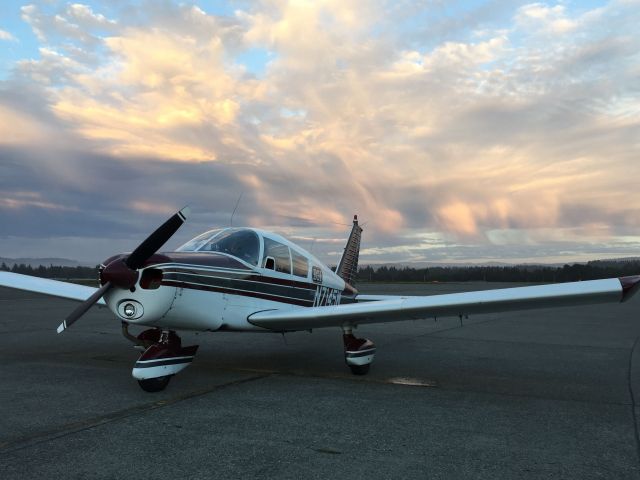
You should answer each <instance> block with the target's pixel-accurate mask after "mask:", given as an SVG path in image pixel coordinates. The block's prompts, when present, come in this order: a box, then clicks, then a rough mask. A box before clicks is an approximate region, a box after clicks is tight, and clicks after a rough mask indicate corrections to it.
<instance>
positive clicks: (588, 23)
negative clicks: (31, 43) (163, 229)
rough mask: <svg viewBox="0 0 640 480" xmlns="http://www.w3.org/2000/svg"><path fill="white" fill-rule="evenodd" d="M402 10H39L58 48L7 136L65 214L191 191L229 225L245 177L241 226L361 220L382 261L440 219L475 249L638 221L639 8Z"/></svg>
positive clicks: (42, 61)
mask: <svg viewBox="0 0 640 480" xmlns="http://www.w3.org/2000/svg"><path fill="white" fill-rule="evenodd" d="M118 5H119V4H118ZM402 5H404V6H401V7H398V6H393V5H388V4H386V3H384V2H380V3H379V4H378V3H375V2H374V3H372V2H363V1H362V2H361V1H356V0H353V1H351V0H349V1H333V0H328V1H318V2H293V1H292V2H288V1H264V2H257V3H252V4H248V5H246V6H243V7H242V8H244V9H243V10H236V11H235V12H234V13H233V14H231V15H213V14H209V13H207V12H205V11H204V10H203V9H201V8H199V7H197V6H193V5H190V4H179V5H178V4H173V3H170V2H148V3H144V4H143V5H141V6H136V5H133V6H131V5H129V6H126V8H125V7H122V9H121V10H118V9H117V8H115V7H114V8H113V9H111V10H109V12H110V14H109V15H107V14H106V13H104V12H102V11H100V10H101V9H100V8H98V7H91V6H88V5H81V4H66V5H63V6H58V5H53V6H52V5H44V6H34V5H29V6H25V7H23V8H22V16H23V18H24V20H25V21H26V22H28V23H29V25H31V27H32V29H33V31H34V33H35V34H36V35H37V37H38V39H39V42H40V50H39V56H38V58H34V59H23V60H20V61H19V62H17V63H16V65H15V66H14V71H13V79H12V80H11V81H8V82H5V83H4V84H3V85H2V86H1V87H0V127H2V128H3V131H6V132H8V135H6V136H4V138H2V139H0V145H2V146H3V147H4V148H5V150H4V153H3V154H4V155H5V157H4V158H9V157H7V155H9V156H11V158H17V159H20V160H19V162H17V163H11V164H10V165H8V166H5V167H4V168H5V169H7V170H8V171H9V173H11V175H12V177H13V178H18V176H17V175H18V174H17V173H16V172H22V175H24V178H23V179H22V180H20V181H19V183H23V184H25V185H24V186H21V188H20V191H31V192H36V191H37V192H42V200H41V201H42V202H45V203H50V204H51V205H62V206H64V207H65V208H66V207H73V206H75V205H80V204H82V200H81V199H82V198H85V197H83V196H85V195H86V196H88V195H90V194H92V193H94V192H95V191H99V190H100V189H101V188H102V189H105V188H106V190H108V191H109V192H117V195H118V197H117V200H115V199H114V196H113V194H111V193H109V194H106V193H100V194H98V195H95V194H94V195H92V197H91V198H92V202H94V203H95V205H94V206H92V207H91V210H90V211H91V215H92V218H93V220H94V222H93V223H90V225H91V228H96V229H98V228H102V229H104V228H112V229H115V230H114V232H118V231H125V230H126V229H127V228H131V224H130V223H128V222H125V223H123V221H122V220H121V218H123V212H125V211H128V210H131V209H132V210H133V211H134V212H135V213H136V214H138V215H142V214H148V215H150V216H151V217H152V218H153V220H155V221H157V220H159V219H160V217H161V216H162V215H163V214H166V212H169V211H170V210H171V209H172V208H179V207H181V206H182V205H184V204H185V203H190V202H189V198H187V197H189V196H191V197H193V198H195V199H196V203H200V204H202V205H203V206H205V207H204V208H205V209H207V208H208V209H211V211H212V213H208V214H202V215H203V216H202V217H201V218H202V219H204V218H208V219H209V220H208V222H204V220H198V219H196V221H195V222H194V225H197V226H202V227H205V226H210V225H211V223H213V221H216V222H220V223H221V224H223V225H224V224H225V223H226V222H227V221H228V215H229V212H230V210H231V209H232V208H233V203H234V202H235V200H236V199H237V198H238V195H239V194H240V193H241V192H245V195H244V197H243V204H244V203H245V202H246V205H242V206H241V209H240V210H241V212H242V213H241V214H240V219H238V221H239V220H244V221H246V222H251V223H254V224H258V225H262V226H273V225H276V226H277V225H278V224H282V222H283V219H284V222H285V223H286V222H287V221H288V220H287V219H291V218H296V219H299V220H300V221H299V222H298V223H297V224H298V225H300V226H299V227H297V229H293V230H291V231H290V232H291V233H292V234H294V235H296V236H300V237H304V238H309V237H312V234H314V235H315V234H316V233H322V232H323V231H324V232H326V233H328V235H329V236H330V237H331V238H335V237H336V236H337V235H336V232H337V231H339V229H344V226H343V225H344V224H345V223H346V224H348V223H349V219H350V216H351V215H352V214H353V213H359V215H360V218H361V219H362V220H363V221H364V222H367V226H366V228H367V234H366V235H368V237H366V238H367V242H371V244H374V245H377V246H379V248H381V249H382V250H375V249H374V250H375V255H374V253H373V252H374V250H371V252H372V253H371V255H372V257H371V258H378V257H381V256H382V257H384V256H385V255H387V256H388V255H396V256H397V257H398V258H399V257H400V256H402V255H404V254H407V255H410V256H411V258H413V257H414V256H420V255H422V253H420V254H417V253H416V250H412V249H409V248H408V247H407V245H408V243H407V242H408V241H411V239H415V238H416V237H415V235H416V234H422V233H424V232H427V233H429V234H432V235H435V236H436V237H438V238H441V239H446V241H447V242H450V243H455V244H456V245H459V249H458V250H456V252H457V253H456V254H457V255H458V254H459V255H461V256H463V255H464V254H465V252H466V253H467V254H469V255H480V254H481V252H482V251H483V250H482V249H483V248H485V249H491V248H493V246H496V245H499V246H500V247H501V248H503V249H504V248H505V246H509V247H510V248H513V249H514V252H515V251H518V252H519V254H524V253H523V252H524V250H517V249H518V248H519V247H518V245H519V242H521V241H524V242H525V243H526V242H530V244H531V245H534V244H535V245H536V246H538V247H540V251H545V252H546V251H547V250H545V248H546V247H545V248H543V246H541V245H544V241H543V239H542V238H541V237H539V236H536V234H535V231H538V232H556V234H557V232H561V233H560V234H557V235H556V236H555V237H554V238H555V239H556V240H554V241H557V242H561V241H563V240H562V235H565V237H564V238H565V240H566V241H567V242H569V243H571V245H578V244H579V241H578V239H576V238H575V237H573V236H571V235H570V234H569V233H568V232H574V231H575V230H574V229H583V230H582V232H586V233H585V235H587V233H588V234H589V235H591V237H588V238H593V239H595V238H596V233H597V234H598V235H597V238H598V242H601V244H604V241H603V240H601V239H602V237H601V233H602V231H603V230H602V229H601V228H599V227H598V226H602V225H606V227H607V228H606V231H607V232H608V233H607V234H608V235H610V238H611V239H615V238H618V237H620V236H622V235H627V234H629V233H630V232H631V231H633V229H637V228H638V227H640V215H639V214H638V209H637V208H634V206H633V203H632V202H630V201H629V198H632V196H633V195H634V193H635V179H636V178H637V177H638V176H639V174H640V163H639V162H638V161H637V157H638V153H639V151H638V150H639V145H638V143H637V138H639V134H640V97H639V96H638V90H637V87H636V84H637V78H638V73H639V70H638V67H637V65H638V64H639V63H638V60H640V58H639V56H640V54H638V52H640V48H639V47H640V37H639V36H638V34H637V32H636V30H637V28H636V27H637V24H638V21H639V20H640V13H638V10H637V9H636V8H634V7H633V5H631V4H627V3H624V2H613V3H610V4H607V5H605V6H603V7H600V8H594V9H587V10H584V11H582V12H577V13H576V12H575V11H573V10H572V9H571V7H570V5H568V4H567V5H565V4H555V3H550V4H547V3H531V4H526V5H520V4H519V3H518V2H508V1H495V2H490V3H489V4H487V5H488V6H487V5H484V6H482V7H478V8H473V9H466V10H461V11H460V12H459V14H458V15H454V16H453V17H452V18H447V17H446V15H445V16H443V15H444V14H443V12H444V11H443V10H442V9H440V8H439V7H438V6H437V5H434V6H433V8H430V9H425V8H423V7H420V6H419V5H418V4H412V3H410V4H405V3H403V4H402ZM489 6H490V7H491V8H489ZM474 12H475V13H477V15H475V13H474ZM255 48H259V49H261V50H264V51H266V52H268V54H269V62H268V63H267V65H266V67H265V70H264V72H263V73H262V74H260V77H259V78H257V77H256V76H254V75H253V74H252V73H250V72H249V71H247V68H246V67H245V66H244V65H242V63H240V62H239V61H238V60H237V59H238V55H240V54H241V53H242V52H245V51H247V50H250V49H255ZM27 89H28V91H29V94H27V93H26V92H27ZM12 99H13V100H12ZM16 99H21V101H17V100H16ZM45 145H46V146H49V148H46V147H43V146H45ZM36 166H37V167H38V168H41V169H42V172H44V173H42V174H41V173H37V172H39V171H38V169H37V168H36ZM26 167H29V168H28V169H27V171H24V170H23V169H24V168H26ZM145 172H148V177H149V179H152V180H153V181H152V182H150V181H149V180H148V179H145V178H144V177H145V175H146V174H145ZM46 175H50V176H49V177H46ZM163 175H166V178H165V177H163ZM97 178H100V179H101V180H100V182H97V181H96V179H97ZM133 178H135V179H136V181H133V180H132V179H133ZM150 183H155V185H150ZM154 187H155V188H154ZM60 190H64V191H66V192H67V194H66V195H61V194H60ZM170 194H171V195H173V196H170ZM11 195H13V196H11ZM11 195H8V196H7V197H5V198H6V199H7V200H6V201H5V203H4V204H3V203H0V211H5V214H6V215H13V214H12V213H11V212H9V213H6V212H8V211H9V210H10V208H9V207H8V205H9V204H12V205H17V204H16V202H18V199H17V197H16V194H15V192H14V193H13V194H11ZM168 198H169V199H171V200H167V199H168ZM6 202H10V203H6ZM11 202H13V203H11ZM183 202H184V203H183ZM174 204H175V205H174ZM3 205H4V206H5V207H6V208H4V210H2V206H3ZM21 208H22V209H23V212H25V211H28V212H40V211H41V210H42V211H44V210H45V209H44V208H42V205H41V206H38V205H27V204H25V205H22V207H21ZM14 210H15V208H14ZM33 215H34V218H39V219H41V218H44V214H42V212H40V213H33ZM38 215H42V216H38ZM60 215H63V214H62V213H61V214H60ZM11 219H15V217H11ZM58 221H60V222H62V221H67V218H66V217H64V218H63V217H62V216H61V217H59V218H58ZM150 223H151V222H150ZM234 223H237V222H236V220H234ZM205 224H206V225H205ZM339 224H343V225H342V226H341V225H339ZM596 227H598V228H596ZM47 228H48V227H47V222H46V221H43V223H42V224H41V225H37V224H36V223H34V224H32V228H31V229H24V230H22V233H23V234H24V235H29V234H36V233H38V234H44V233H45V232H46V229H47ZM51 228H52V231H53V230H55V229H54V228H53V227H51ZM91 228H88V230H82V231H80V230H78V231H76V232H75V234H77V235H80V234H87V235H88V234H90V233H91V232H90V231H89V230H90V229H91ZM140 230H141V229H136V230H135V231H136V232H138V231H140ZM55 231H58V230H55ZM505 232H507V233H505ZM509 232H511V233H509ZM513 232H516V233H513ZM517 232H526V233H525V234H523V235H519V234H517ZM589 232H590V233H589ZM594 232H596V233H594ZM116 234H117V233H113V235H116ZM585 238H587V237H585ZM443 241H444V240H443ZM585 242H587V239H585ZM594 242H595V240H594ZM612 242H613V240H612ZM419 245H422V244H419ZM554 246H557V244H554ZM467 247H469V248H467ZM472 247H473V248H472ZM476 247H477V248H476ZM317 248H321V249H322V248H324V247H323V246H322V245H320V244H319V245H318V247H317ZM442 248H445V247H442ZM420 249H421V250H420V251H422V250H424V253H425V254H426V252H427V251H428V252H429V253H431V254H436V253H435V252H434V247H433V245H430V246H429V248H426V247H424V248H423V246H420ZM534 250H535V249H534V247H531V248H530V249H528V250H527V252H528V253H527V254H529V255H535V251H534ZM323 251H324V252H325V253H326V254H328V253H329V250H327V249H325V250H323ZM445 251H448V252H451V251H452V248H450V247H446V248H445V250H440V251H439V252H440V253H442V252H445ZM487 251H488V250H487ZM492 251H497V250H492ZM567 251H575V252H579V251H580V249H579V248H577V247H575V248H573V247H572V249H569V250H567ZM625 251H626V250H625ZM380 252H386V253H384V255H383V254H382V253H380ZM402 252H405V253H402ZM376 255H377V257H376ZM483 258H484V257H483Z"/></svg>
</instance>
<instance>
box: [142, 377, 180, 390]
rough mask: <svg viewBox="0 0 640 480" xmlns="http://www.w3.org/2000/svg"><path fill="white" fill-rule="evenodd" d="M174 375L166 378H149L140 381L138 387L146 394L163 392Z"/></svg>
mask: <svg viewBox="0 0 640 480" xmlns="http://www.w3.org/2000/svg"><path fill="white" fill-rule="evenodd" d="M171 377H172V375H165V376H164V377H157V378H147V379H146V380H138V385H140V388H141V389H143V390H144V391H145V392H161V391H162V390H164V389H165V388H167V385H169V381H170V380H171Z"/></svg>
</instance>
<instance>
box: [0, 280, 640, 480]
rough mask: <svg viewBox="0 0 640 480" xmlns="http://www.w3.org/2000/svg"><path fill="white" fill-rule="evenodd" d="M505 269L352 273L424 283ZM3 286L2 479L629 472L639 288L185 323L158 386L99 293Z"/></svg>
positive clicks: (616, 475) (411, 289) (639, 364)
mask: <svg viewBox="0 0 640 480" xmlns="http://www.w3.org/2000/svg"><path fill="white" fill-rule="evenodd" d="M504 286H513V285H497V284H478V283H475V284H474V283H470V284H437V285H391V286H382V285H377V286H366V285H365V286H361V290H362V291H366V292H367V293H389V294H400V293H409V294H433V293H445V292H450V291H464V290H473V289H478V288H496V287H504ZM75 305H76V304H75V303H74V302H71V301H65V300H60V299H54V298H51V297H46V296H42V295H38V294H33V293H27V292H19V291H15V290H9V289H0V332H1V333H2V334H1V335H0V373H1V375H0V379H1V383H0V478H1V479H3V480H9V479H14V478H15V479H29V478H65V479H75V478H78V479H80V478H81V479H117V478H159V477H162V478H185V479H187V478H188V479H191V478H203V479H205V478H206V479H210V478H243V479H244V478H292V479H299V478H323V479H324V478H345V479H350V480H353V479H361V478H362V479H367V480H370V479H386V478H388V479H396V478H401V479H412V478H416V479H418V478H419V479H425V478H432V479H439V478H442V479H455V478H469V479H485V478H486V479H496V478H518V479H534V478H535V479H538V478H545V479H547V478H550V479H553V478H557V479H592V478H605V479H626V478H636V479H637V478H640V468H639V451H640V450H639V442H638V433H637V432H638V430H637V425H636V424H637V422H636V417H637V416H639V415H640V411H639V410H638V408H637V407H635V402H634V392H635V395H636V396H637V395H640V352H638V351H637V349H636V348H635V346H636V342H637V339H638V336H639V335H640V315H639V312H640V296H638V297H637V298H634V299H632V301H630V302H629V303H626V304H621V305H606V306H596V307H592V306H590V307H581V308H569V309H556V310H536V311H530V312H515V313H506V314H494V315H482V316H477V317H473V318H470V319H463V321H462V322H461V321H460V320H459V319H438V320H437V321H434V320H433V319H429V320H423V321H410V322H400V323H390V324H380V325H369V326H363V327H360V328H359V329H358V330H357V331H356V334H357V335H358V336H363V337H367V338H371V339H372V340H373V341H374V342H375V343H376V344H377V347H378V352H377V356H376V359H375V362H374V364H373V366H372V368H371V372H370V374H369V375H368V376H366V377H355V376H352V375H351V374H350V373H349V370H348V369H347V368H346V366H345V365H344V359H343V353H342V343H341V342H342V340H341V332H340V330H339V329H327V330H316V331H314V332H313V333H312V334H309V333H306V332H305V333H296V334H288V335H286V337H284V338H283V337H282V336H281V335H277V334H237V333H209V334H199V335H196V334H182V338H183V344H184V345H189V344H192V343H198V344H200V350H199V352H198V355H197V356H196V359H195V361H194V363H193V365H191V366H190V367H189V368H187V369H186V370H185V371H183V372H182V373H180V374H179V375H177V376H176V377H175V378H173V379H172V381H171V383H170V384H169V386H168V388H167V390H165V391H163V392H160V393H156V394H150V393H145V392H144V391H142V390H141V389H140V388H139V387H138V384H137V382H136V381H135V380H133V379H132V378H131V368H132V366H133V363H134V361H135V359H136V358H137V355H138V352H137V351H136V350H134V349H133V347H132V346H131V344H130V343H129V342H127V341H126V340H125V339H124V338H123V337H122V336H121V334H120V324H119V322H118V321H117V320H116V319H115V318H114V317H112V316H111V314H110V313H109V312H108V310H106V309H104V308H102V309H99V308H96V307H94V308H93V309H92V310H91V311H90V312H89V314H87V316H86V317H84V318H83V319H82V320H81V321H79V322H78V323H77V324H75V325H74V326H73V327H71V328H70V329H69V330H67V331H66V332H64V333H63V334H61V335H57V334H56V327H57V326H58V324H59V323H60V321H61V320H62V319H63V318H64V317H65V315H66V314H67V313H68V312H70V311H71V310H72V309H73V308H74V306H75Z"/></svg>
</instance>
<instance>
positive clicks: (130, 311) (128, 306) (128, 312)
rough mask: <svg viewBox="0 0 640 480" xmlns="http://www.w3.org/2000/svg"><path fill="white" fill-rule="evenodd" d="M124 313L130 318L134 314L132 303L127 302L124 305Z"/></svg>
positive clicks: (134, 309)
mask: <svg viewBox="0 0 640 480" xmlns="http://www.w3.org/2000/svg"><path fill="white" fill-rule="evenodd" d="M124 314H125V316H127V317H129V318H131V317H135V315H136V307H135V305H134V304H133V303H127V304H126V305H125V306H124Z"/></svg>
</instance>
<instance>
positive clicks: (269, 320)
mask: <svg viewBox="0 0 640 480" xmlns="http://www.w3.org/2000/svg"><path fill="white" fill-rule="evenodd" d="M639 288H640V275H638V276H634V277H624V278H610V279H606V280H591V281H585V282H571V283H557V284H551V285H535V286H531V287H516V288H505V289H499V290H484V291H476V292H464V293H451V294H445V295H432V296H419V297H418V296H413V297H411V296H406V297H388V296H378V295H366V296H363V297H364V300H365V302H362V303H351V304H342V305H334V306H326V307H310V308H309V307H300V308H296V309H288V310H268V311H261V312H256V313H254V314H252V315H250V316H249V317H248V320H249V322H251V323H252V324H253V325H256V326H259V327H263V328H267V329H269V330H275V331H287V330H289V331H291V330H308V329H311V328H320V327H333V326H353V325H358V324H362V323H383V322H394V321H401V320H410V319H421V318H430V317H452V316H455V317H457V316H460V315H469V314H477V313H492V312H503V311H509V310H529V309H534V308H548V307H559V306H571V305H586V304H594V303H608V302H623V301H626V300H628V299H629V298H630V297H631V296H632V295H633V294H634V293H635V292H636V291H637V290H638V289H639ZM357 298H358V299H360V296H358V297H357Z"/></svg>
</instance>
